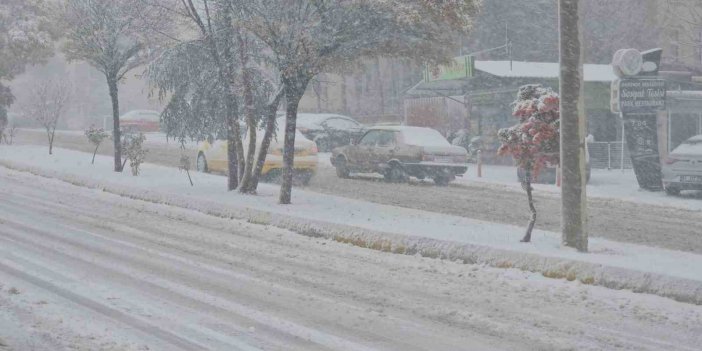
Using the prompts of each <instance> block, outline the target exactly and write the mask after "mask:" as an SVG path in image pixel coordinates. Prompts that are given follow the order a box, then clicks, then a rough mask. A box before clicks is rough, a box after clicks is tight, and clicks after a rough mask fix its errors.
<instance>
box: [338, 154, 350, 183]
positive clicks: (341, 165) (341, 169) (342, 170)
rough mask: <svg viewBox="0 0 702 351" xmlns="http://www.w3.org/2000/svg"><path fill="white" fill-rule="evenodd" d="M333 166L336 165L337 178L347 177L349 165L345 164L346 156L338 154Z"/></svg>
mask: <svg viewBox="0 0 702 351" xmlns="http://www.w3.org/2000/svg"><path fill="white" fill-rule="evenodd" d="M334 166H335V167H336V176H337V177H339V178H348V177H349V173H350V172H349V167H348V166H347V165H346V158H345V157H343V156H339V157H337V159H336V162H334Z"/></svg>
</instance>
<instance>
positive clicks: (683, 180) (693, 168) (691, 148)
mask: <svg viewBox="0 0 702 351" xmlns="http://www.w3.org/2000/svg"><path fill="white" fill-rule="evenodd" d="M662 172H663V188H665V192H666V193H668V194H669V195H677V194H679V193H680V191H681V190H702V134H701V135H696V136H693V137H692V138H690V139H687V140H685V141H683V143H682V144H680V145H679V146H678V147H676V148H675V149H674V150H673V151H672V152H671V153H670V155H668V157H666V158H665V160H664V161H663V167H662Z"/></svg>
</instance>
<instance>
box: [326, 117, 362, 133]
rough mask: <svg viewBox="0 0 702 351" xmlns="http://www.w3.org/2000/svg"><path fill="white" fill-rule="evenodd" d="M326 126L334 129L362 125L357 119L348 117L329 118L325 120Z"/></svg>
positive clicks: (352, 127)
mask: <svg viewBox="0 0 702 351" xmlns="http://www.w3.org/2000/svg"><path fill="white" fill-rule="evenodd" d="M323 124H324V126H325V127H327V128H332V129H342V130H343V129H354V128H358V127H360V124H358V123H357V122H356V121H353V120H350V119H346V118H329V119H327V120H326V121H324V123H323Z"/></svg>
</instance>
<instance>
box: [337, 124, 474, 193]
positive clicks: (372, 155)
mask: <svg viewBox="0 0 702 351" xmlns="http://www.w3.org/2000/svg"><path fill="white" fill-rule="evenodd" d="M467 157H468V152H467V151H466V149H464V148H462V147H460V146H454V145H451V144H450V143H449V142H448V141H447V140H446V139H445V138H444V137H443V136H442V135H441V134H440V133H439V132H438V131H436V130H434V129H430V128H422V127H404V126H376V127H373V128H370V129H369V130H368V131H367V132H366V133H365V134H364V135H363V136H362V137H361V139H360V140H359V141H358V142H357V143H354V144H352V145H347V146H342V147H338V148H336V149H334V150H333V151H332V155H331V162H332V164H333V165H334V167H336V174H337V175H338V176H339V177H340V178H346V177H348V176H349V173H350V172H375V173H380V174H382V175H384V176H385V179H386V180H387V181H390V182H403V181H406V180H407V179H408V177H409V176H413V177H416V178H418V179H424V178H432V179H434V182H435V183H436V184H437V185H447V184H448V183H449V182H450V181H452V180H453V179H455V177H456V176H462V175H463V174H464V173H465V172H466V170H467V169H468V165H467Z"/></svg>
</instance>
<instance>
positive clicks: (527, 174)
mask: <svg viewBox="0 0 702 351" xmlns="http://www.w3.org/2000/svg"><path fill="white" fill-rule="evenodd" d="M530 167H531V166H530ZM523 186H524V190H526V193H527V200H528V201H529V211H530V212H531V218H530V219H529V224H528V225H527V230H526V234H524V237H523V238H522V240H521V241H522V242H523V243H528V242H530V241H531V232H532V230H534V224H536V207H534V197H533V196H532V194H531V191H532V190H533V189H532V187H531V169H525V172H524V183H523Z"/></svg>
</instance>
